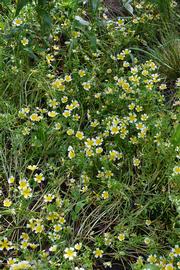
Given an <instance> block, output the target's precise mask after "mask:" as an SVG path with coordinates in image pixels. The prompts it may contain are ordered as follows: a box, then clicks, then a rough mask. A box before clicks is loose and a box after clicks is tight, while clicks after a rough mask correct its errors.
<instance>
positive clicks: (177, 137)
mask: <svg viewBox="0 0 180 270" xmlns="http://www.w3.org/2000/svg"><path fill="white" fill-rule="evenodd" d="M171 140H172V143H173V144H174V145H178V144H179V143H180V124H179V125H178V126H177V127H176V129H175V131H174V134H173V136H172V139H171Z"/></svg>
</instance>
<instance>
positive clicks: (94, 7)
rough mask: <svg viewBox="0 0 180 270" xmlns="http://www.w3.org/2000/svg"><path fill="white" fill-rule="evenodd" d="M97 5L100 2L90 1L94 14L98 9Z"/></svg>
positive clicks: (97, 0) (96, 0)
mask: <svg viewBox="0 0 180 270" xmlns="http://www.w3.org/2000/svg"><path fill="white" fill-rule="evenodd" d="M99 3H100V1H99V0H91V6H92V10H93V11H94V12H96V11H97V9H98V7H99Z"/></svg>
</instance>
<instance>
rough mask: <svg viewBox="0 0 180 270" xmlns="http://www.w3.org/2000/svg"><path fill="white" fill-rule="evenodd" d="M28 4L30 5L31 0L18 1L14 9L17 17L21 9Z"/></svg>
mask: <svg viewBox="0 0 180 270" xmlns="http://www.w3.org/2000/svg"><path fill="white" fill-rule="evenodd" d="M29 3H32V0H18V2H17V7H16V16H18V14H19V12H20V11H21V9H22V8H23V7H25V6H26V5H27V4H29Z"/></svg>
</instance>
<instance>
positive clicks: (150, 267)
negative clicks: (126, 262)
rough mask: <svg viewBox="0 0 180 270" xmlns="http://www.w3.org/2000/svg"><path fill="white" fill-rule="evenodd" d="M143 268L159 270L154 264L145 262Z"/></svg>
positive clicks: (144, 269)
mask: <svg viewBox="0 0 180 270" xmlns="http://www.w3.org/2000/svg"><path fill="white" fill-rule="evenodd" d="M143 270H160V268H159V267H158V266H157V265H154V264H146V265H145V267H144V268H143Z"/></svg>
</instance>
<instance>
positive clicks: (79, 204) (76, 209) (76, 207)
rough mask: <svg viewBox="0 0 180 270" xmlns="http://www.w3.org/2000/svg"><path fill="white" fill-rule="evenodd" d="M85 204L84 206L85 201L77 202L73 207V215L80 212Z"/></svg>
mask: <svg viewBox="0 0 180 270" xmlns="http://www.w3.org/2000/svg"><path fill="white" fill-rule="evenodd" d="M85 204H86V201H80V202H77V204H76V206H75V213H76V214H78V213H79V212H80V211H81V209H82V208H83V207H84V205H85Z"/></svg>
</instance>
